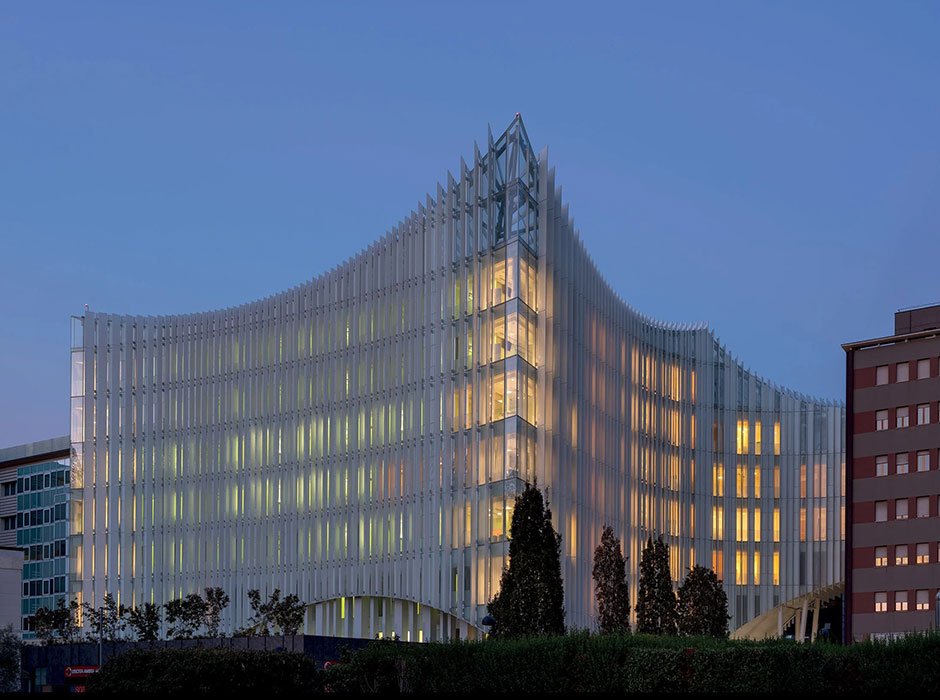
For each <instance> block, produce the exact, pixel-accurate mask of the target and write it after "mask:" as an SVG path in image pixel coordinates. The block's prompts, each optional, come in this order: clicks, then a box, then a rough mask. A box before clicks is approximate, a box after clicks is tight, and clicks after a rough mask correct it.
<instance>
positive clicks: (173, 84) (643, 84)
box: [0, 0, 940, 447]
mask: <svg viewBox="0 0 940 700" xmlns="http://www.w3.org/2000/svg"><path fill="white" fill-rule="evenodd" d="M938 37H940V3H937V2H917V1H915V0H907V1H905V2H900V3H889V2H878V3H868V2H835V1H827V2H824V3H820V2H787V3H773V4H771V3H764V2H756V1H750V0H748V1H746V2H709V3H701V2H663V3H645V4H640V3H633V2H631V3H611V4H609V5H602V4H594V3H590V2H568V3H557V4H556V3H547V2H533V3H528V4H526V3H517V2H514V3H504V2H480V1H476V2H472V3H444V2H427V3H422V2H396V3H392V2H382V3H379V2H374V3H369V2H355V3H353V2H348V3H322V4H315V3H310V2H280V3H277V4H271V5H267V4H266V5H262V4H258V3H251V4H249V3H236V2H198V3H196V2H191V3H190V2H187V3H184V2H166V3H149V4H143V3H123V2H113V3H110V2H109V3H104V2H83V3H73V2H61V3H59V2H44V3H41V4H40V3H31V2H9V3H3V4H2V5H0V318H2V323H0V328H2V331H0V341H2V342H0V447H2V446H8V445H13V444H19V443H22V442H28V441H32V440H39V439H44V438H48V437H52V436H56V435H64V434H66V433H67V432H68V398H67V394H68V342H69V336H68V333H69V316H70V315H72V314H79V313H81V311H82V308H83V305H84V304H88V305H89V306H90V307H91V308H93V309H98V310H102V311H112V312H117V313H144V314H163V313H177V312H190V311H200V310H207V309H215V308H219V307H224V306H228V305H232V304H236V303H240V302H244V301H247V300H251V299H254V298H257V297H261V296H266V295H268V294H271V293H273V292H277V291H280V290H282V289H285V288H287V287H290V286H293V285H295V284H297V283H299V282H302V281H304V280H307V279H310V278H312V277H314V276H316V275H318V274H320V273H322V272H325V271H327V270H329V269H330V268H331V267H333V266H334V265H336V264H337V263H340V262H342V261H343V260H345V259H346V258H347V257H349V256H350V255H352V254H354V253H356V252H357V251H358V250H360V249H361V248H363V247H364V246H366V245H368V244H369V243H370V242H372V241H373V240H374V239H375V238H377V237H378V236H379V235H381V234H382V233H384V232H385V231H387V230H388V229H389V228H390V227H391V226H393V225H395V224H396V223H397V222H398V221H400V220H401V219H402V218H404V217H405V216H406V215H407V214H408V212H410V211H411V210H412V209H413V208H414V207H415V205H416V204H417V202H418V201H419V200H423V199H424V195H425V193H426V192H429V191H432V190H433V189H434V188H435V184H436V183H437V182H438V180H441V179H443V178H445V177H446V172H447V170H448V169H451V170H455V171H456V168H457V165H458V163H459V158H460V156H464V157H470V156H471V155H472V152H473V142H474V140H479V141H481V142H483V141H485V139H486V127H487V123H489V124H492V126H493V130H494V131H497V130H502V129H503V128H504V127H505V126H506V125H507V124H508V123H509V121H510V120H511V119H512V116H513V114H514V113H515V112H521V113H522V115H523V117H524V119H525V122H526V126H527V129H528V132H529V136H530V137H531V138H532V141H533V145H534V146H535V148H536V149H537V150H541V148H542V147H543V146H548V148H549V157H550V161H551V162H552V164H553V165H554V166H555V167H556V170H557V180H558V182H559V183H560V184H561V185H562V187H563V191H564V196H565V199H566V200H567V202H568V204H569V205H570V212H571V214H572V215H573V217H574V219H575V221H576V223H577V226H578V228H579V229H580V231H581V235H582V236H583V238H584V240H585V242H586V244H587V247H588V249H589V250H590V251H591V253H592V255H593V256H594V259H595V260H596V261H597V263H598V265H599V267H600V269H601V271H602V272H603V274H604V275H605V276H606V277H607V279H608V280H609V281H610V282H611V284H612V286H613V287H614V289H616V290H617V291H618V292H619V293H620V294H621V296H622V297H623V298H624V299H626V300H627V301H629V302H630V303H631V304H632V305H633V306H634V307H635V308H636V309H637V310H639V311H641V312H643V313H645V314H648V315H651V316H653V317H656V318H659V319H663V320H669V321H677V322H694V321H706V322H708V324H709V325H710V326H711V327H712V328H713V329H714V330H715V331H716V332H717V333H718V335H719V337H720V338H721V340H722V342H724V343H725V344H726V345H727V346H728V347H729V348H730V349H731V350H732V352H734V353H735V354H736V355H737V356H738V357H740V358H741V359H743V361H744V362H745V364H746V365H747V366H749V367H750V368H751V369H752V370H754V371H756V372H758V373H759V374H762V375H764V376H766V377H768V378H769V379H771V380H773V381H775V382H777V383H779V384H783V385H785V386H789V387H791V388H793V389H796V390H798V391H802V392H805V393H808V394H811V395H814V396H820V397H826V398H842V396H843V392H844V377H843V373H844V355H843V352H842V350H841V348H840V343H842V342H846V341H849V340H857V339H861V338H867V337H872V336H878V335H884V334H887V333H889V332H891V331H892V330H893V319H892V313H893V312H894V311H895V310H896V309H897V308H899V307H905V306H910V305H918V304H924V303H929V302H935V301H940V39H938Z"/></svg>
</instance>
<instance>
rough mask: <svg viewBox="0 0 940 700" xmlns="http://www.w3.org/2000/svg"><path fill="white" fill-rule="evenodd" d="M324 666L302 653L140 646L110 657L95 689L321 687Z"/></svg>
mask: <svg viewBox="0 0 940 700" xmlns="http://www.w3.org/2000/svg"><path fill="white" fill-rule="evenodd" d="M322 673H323V672H322V671H317V669H316V666H315V664H314V662H313V659H310V658H308V657H306V656H304V655H303V654H295V653H288V652H278V651H247V650H235V649H200V648H191V649H160V650H153V651H149V650H138V651H131V652H128V653H127V654H122V655H120V656H116V657H114V658H112V659H110V660H108V661H107V662H106V663H105V664H104V666H102V668H101V671H100V672H99V673H97V674H95V675H94V676H92V677H91V678H89V682H88V691H89V692H92V693H121V694H127V695H130V694H131V693H160V694H169V693H187V694H188V693H213V694H216V693H236V694H239V695H240V694H242V693H249V692H255V693H258V694H260V695H264V696H267V695H272V694H273V695H286V694H292V695H299V694H301V693H310V692H318V691H320V690H321V689H322V688H321V685H320V682H321V680H322Z"/></svg>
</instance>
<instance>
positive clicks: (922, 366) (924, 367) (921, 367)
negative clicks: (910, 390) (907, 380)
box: [917, 359, 930, 379]
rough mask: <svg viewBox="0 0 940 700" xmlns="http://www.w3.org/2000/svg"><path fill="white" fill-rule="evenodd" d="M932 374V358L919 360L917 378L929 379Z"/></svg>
mask: <svg viewBox="0 0 940 700" xmlns="http://www.w3.org/2000/svg"><path fill="white" fill-rule="evenodd" d="M929 376H930V360H929V359H928V360H918V361H917V378H918V379H927V378H928V377H929Z"/></svg>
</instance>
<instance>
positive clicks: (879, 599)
mask: <svg viewBox="0 0 940 700" xmlns="http://www.w3.org/2000/svg"><path fill="white" fill-rule="evenodd" d="M875 612H876V613H877V612H888V594H887V593H886V592H885V591H879V592H877V593H875Z"/></svg>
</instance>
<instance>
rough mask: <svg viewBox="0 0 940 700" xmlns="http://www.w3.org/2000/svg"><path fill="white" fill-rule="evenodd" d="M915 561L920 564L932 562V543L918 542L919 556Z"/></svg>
mask: <svg viewBox="0 0 940 700" xmlns="http://www.w3.org/2000/svg"><path fill="white" fill-rule="evenodd" d="M915 561H916V562H917V563H918V564H929V563H930V545H928V544H927V543H926V542H918V543H917V558H916V559H915Z"/></svg>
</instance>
